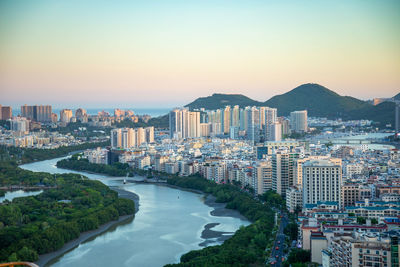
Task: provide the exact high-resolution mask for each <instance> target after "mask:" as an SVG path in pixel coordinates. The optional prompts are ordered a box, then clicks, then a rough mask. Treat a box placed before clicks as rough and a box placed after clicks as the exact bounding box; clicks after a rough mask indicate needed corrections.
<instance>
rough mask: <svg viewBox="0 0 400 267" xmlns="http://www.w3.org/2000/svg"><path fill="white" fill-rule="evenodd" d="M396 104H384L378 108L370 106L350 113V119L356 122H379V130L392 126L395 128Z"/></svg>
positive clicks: (377, 106)
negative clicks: (363, 120)
mask: <svg viewBox="0 0 400 267" xmlns="http://www.w3.org/2000/svg"><path fill="white" fill-rule="evenodd" d="M394 110H395V103H393V102H383V103H380V104H378V105H376V106H372V105H368V106H364V107H362V108H360V109H357V110H353V111H351V112H350V114H349V117H350V118H351V119H354V120H361V119H369V120H373V121H374V122H377V123H378V125H376V126H378V127H379V128H385V125H386V124H391V125H392V128H394Z"/></svg>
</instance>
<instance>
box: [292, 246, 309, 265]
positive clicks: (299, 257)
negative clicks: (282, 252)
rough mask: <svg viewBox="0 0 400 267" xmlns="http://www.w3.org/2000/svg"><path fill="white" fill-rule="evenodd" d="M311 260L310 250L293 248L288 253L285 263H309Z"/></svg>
mask: <svg viewBox="0 0 400 267" xmlns="http://www.w3.org/2000/svg"><path fill="white" fill-rule="evenodd" d="M310 261H311V252H310V251H309V250H304V249H299V248H295V249H292V250H291V251H290V253H289V256H288V259H287V261H286V264H287V265H288V266H289V264H301V263H309V262H310Z"/></svg>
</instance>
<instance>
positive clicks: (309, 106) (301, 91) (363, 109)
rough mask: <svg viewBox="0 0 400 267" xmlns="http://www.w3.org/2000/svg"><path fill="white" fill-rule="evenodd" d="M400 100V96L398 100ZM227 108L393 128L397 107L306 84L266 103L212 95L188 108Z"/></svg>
mask: <svg viewBox="0 0 400 267" xmlns="http://www.w3.org/2000/svg"><path fill="white" fill-rule="evenodd" d="M395 99H399V100H400V93H399V94H397V95H396V96H395ZM227 105H230V106H234V105H239V106H240V107H245V106H268V107H274V108H277V109H278V114H279V116H288V115H289V114H290V112H292V111H295V110H305V109H306V110H307V111H308V115H309V116H318V117H328V118H342V119H344V120H352V119H368V120H373V121H375V122H377V123H378V125H379V126H381V127H384V126H385V125H386V124H391V125H392V127H393V126H394V103H392V102H384V103H381V104H379V105H377V106H373V105H371V104H370V103H368V102H366V101H362V100H359V99H357V98H354V97H350V96H341V95H339V94H337V93H335V92H333V91H332V90H329V89H328V88H326V87H324V86H321V85H319V84H314V83H307V84H303V85H300V86H298V87H296V88H294V89H293V90H291V91H289V92H287V93H285V94H282V95H276V96H274V97H272V98H271V99H269V100H267V101H265V102H259V101H256V100H253V99H251V98H248V97H246V96H244V95H241V94H213V95H211V96H207V97H201V98H198V99H196V100H195V101H193V102H192V103H190V104H188V105H186V107H188V108H190V109H191V110H193V109H199V108H205V109H208V110H214V109H219V108H223V107H225V106H227Z"/></svg>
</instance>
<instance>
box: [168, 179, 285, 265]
mask: <svg viewBox="0 0 400 267" xmlns="http://www.w3.org/2000/svg"><path fill="white" fill-rule="evenodd" d="M167 182H168V184H171V185H176V186H179V187H183V188H190V189H196V190H201V191H203V192H206V193H211V194H213V195H214V196H215V197H216V198H217V199H216V201H217V202H223V203H227V205H226V207H227V208H230V209H235V210H238V211H239V212H240V213H241V214H242V215H244V216H245V217H246V218H248V219H249V220H251V221H253V223H252V224H251V225H249V226H247V227H243V226H242V227H241V228H240V229H239V230H238V231H236V233H235V234H234V235H233V236H232V238H230V239H228V240H226V241H225V242H224V243H223V244H222V245H220V246H211V247H207V248H204V249H201V250H194V251H190V252H188V253H186V254H184V255H183V256H182V257H181V263H179V264H169V265H166V266H169V267H171V266H196V267H197V266H249V265H264V264H265V263H264V260H265V254H264V251H265V248H266V246H267V245H268V243H269V242H270V238H271V237H272V229H273V226H274V212H273V211H272V209H271V207H280V205H281V204H282V203H283V201H282V199H281V198H280V197H279V196H276V195H274V194H273V193H271V192H270V193H268V194H266V195H265V198H266V199H268V200H269V201H271V202H270V203H267V204H266V205H264V204H262V203H261V202H260V201H258V200H256V199H255V198H254V197H253V196H252V195H250V194H248V193H246V192H243V191H241V190H240V188H238V187H236V186H233V185H218V184H216V183H214V182H212V181H208V180H206V179H204V178H202V177H199V176H191V177H177V176H170V177H169V178H168V179H167ZM279 198H280V199H279Z"/></svg>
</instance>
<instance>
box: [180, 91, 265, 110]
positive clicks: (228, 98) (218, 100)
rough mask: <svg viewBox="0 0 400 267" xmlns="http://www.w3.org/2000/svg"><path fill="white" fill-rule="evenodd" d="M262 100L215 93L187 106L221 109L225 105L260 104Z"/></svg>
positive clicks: (243, 105)
mask: <svg viewBox="0 0 400 267" xmlns="http://www.w3.org/2000/svg"><path fill="white" fill-rule="evenodd" d="M262 104H263V103H262V102H258V101H255V100H253V99H251V98H248V97H247V96H244V95H240V94H213V95H212V96H207V97H200V98H197V99H196V100H195V101H193V102H192V103H190V104H187V105H186V106H185V107H188V108H190V109H191V110H192V109H199V108H205V109H208V110H213V109H219V108H223V107H225V106H235V105H239V106H240V107H246V106H260V105H262Z"/></svg>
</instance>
